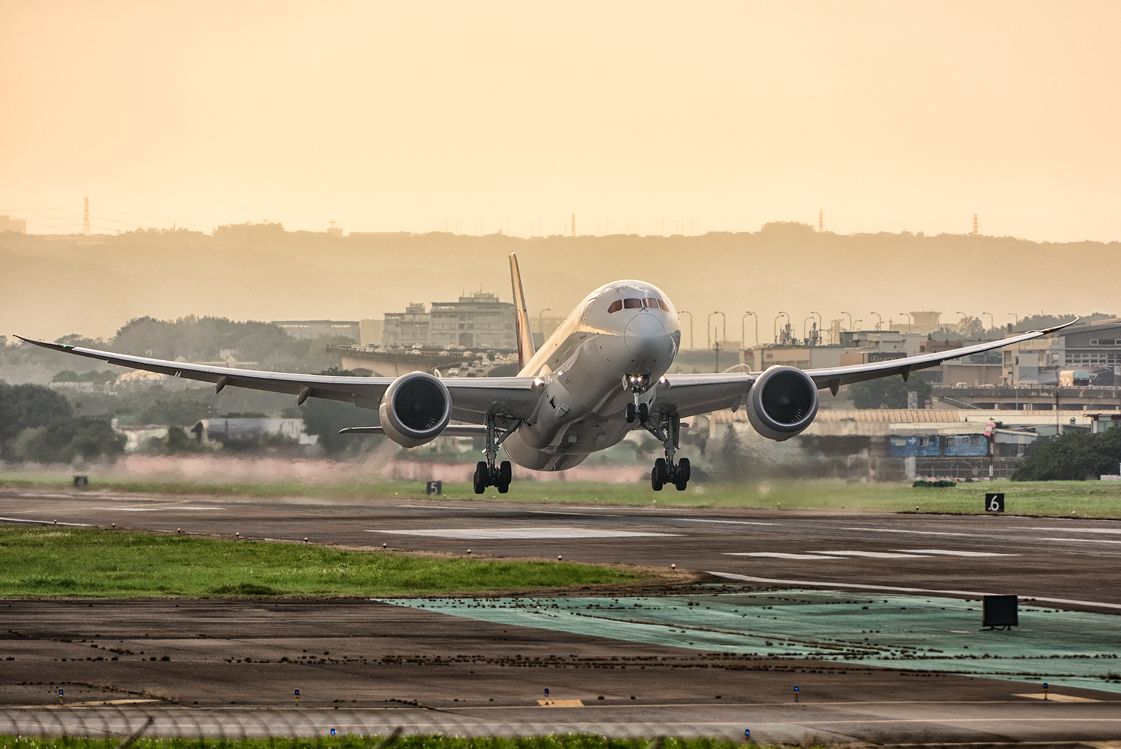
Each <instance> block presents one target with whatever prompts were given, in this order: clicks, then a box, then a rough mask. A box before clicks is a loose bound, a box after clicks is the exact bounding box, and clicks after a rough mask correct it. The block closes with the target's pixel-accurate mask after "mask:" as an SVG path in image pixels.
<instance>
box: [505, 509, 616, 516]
mask: <svg viewBox="0 0 1121 749" xmlns="http://www.w3.org/2000/svg"><path fill="white" fill-rule="evenodd" d="M527 512H528V514H530V515H567V516H569V517H574V518H622V517H626V516H625V515H609V514H606V513H602V512H561V511H559V510H528V511H527Z"/></svg>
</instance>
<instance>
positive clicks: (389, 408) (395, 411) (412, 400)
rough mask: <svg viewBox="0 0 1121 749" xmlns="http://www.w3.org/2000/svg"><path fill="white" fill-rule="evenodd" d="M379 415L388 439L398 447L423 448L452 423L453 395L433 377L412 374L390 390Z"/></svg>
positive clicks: (405, 376)
mask: <svg viewBox="0 0 1121 749" xmlns="http://www.w3.org/2000/svg"><path fill="white" fill-rule="evenodd" d="M378 416H379V418H380V420H381V426H382V429H384V430H385V434H386V436H388V437H389V438H390V439H391V440H393V441H394V442H396V443H397V444H398V445H401V446H402V447H416V446H417V445H423V444H424V443H426V442H431V441H432V440H434V439H436V438H437V437H439V436H440V432H442V431H444V427H446V426H447V425H448V421H450V420H451V416H452V397H451V393H449V392H448V388H447V386H446V385H444V383H442V382H440V380H438V379H437V378H435V377H433V376H432V375H430V374H425V373H424V372H409V373H408V374H403V375H401V376H400V377H398V378H397V379H396V380H394V381H393V382H392V384H390V386H389V387H388V388H387V389H386V391H385V395H384V396H383V397H382V399H381V405H380V406H378Z"/></svg>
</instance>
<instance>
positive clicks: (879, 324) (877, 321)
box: [868, 312, 884, 330]
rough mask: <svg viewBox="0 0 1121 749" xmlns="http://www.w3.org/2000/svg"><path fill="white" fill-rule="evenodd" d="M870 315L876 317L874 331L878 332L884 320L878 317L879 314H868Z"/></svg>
mask: <svg viewBox="0 0 1121 749" xmlns="http://www.w3.org/2000/svg"><path fill="white" fill-rule="evenodd" d="M868 314H870V315H875V316H876V330H879V329H880V328H882V327H883V325H884V318H883V317H881V316H880V313H879V312H869V313H868Z"/></svg>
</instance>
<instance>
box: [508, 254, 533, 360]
mask: <svg viewBox="0 0 1121 749" xmlns="http://www.w3.org/2000/svg"><path fill="white" fill-rule="evenodd" d="M510 285H511V286H512V287H513V289H514V321H515V323H516V326H517V328H516V330H517V337H518V366H519V367H524V366H525V365H526V362H528V361H529V360H530V359H532V358H533V355H534V354H535V353H536V351H537V350H536V349H535V348H534V346H533V336H532V335H531V334H530V332H529V313H528V312H526V309H525V292H524V291H522V272H521V269H519V268H518V255H517V253H516V252H511V253H510Z"/></svg>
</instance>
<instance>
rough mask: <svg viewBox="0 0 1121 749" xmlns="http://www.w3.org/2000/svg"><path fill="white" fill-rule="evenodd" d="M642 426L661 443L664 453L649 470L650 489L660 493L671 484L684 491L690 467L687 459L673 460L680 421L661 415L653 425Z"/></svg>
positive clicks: (679, 430)
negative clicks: (664, 455)
mask: <svg viewBox="0 0 1121 749" xmlns="http://www.w3.org/2000/svg"><path fill="white" fill-rule="evenodd" d="M643 426H645V427H646V431H648V432H650V434H652V435H654V436H655V437H657V438H658V439H660V440H661V441H662V446H663V447H664V448H665V451H666V457H664V458H658V459H657V460H655V461H654V467H653V468H652V469H650V488H651V489H653V490H654V491H656V492H660V491H661V490H662V487H663V486H665V485H666V484H673V487H674V488H675V489H677V491H679V492H682V491H685V487H687V486H688V485H689V477H690V476H691V475H692V467H691V466H690V465H689V459H688V458H682V459H681V460H679V461H677V462H674V459H673V455H674V453H675V452H676V451H677V445H678V441H679V436H680V434H681V419H679V418H678V417H677V416H670V415H668V414H662V415H660V417H659V418H658V419H657V420H656V423H655V424H654V425H651V424H650V423H649V422H643Z"/></svg>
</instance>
